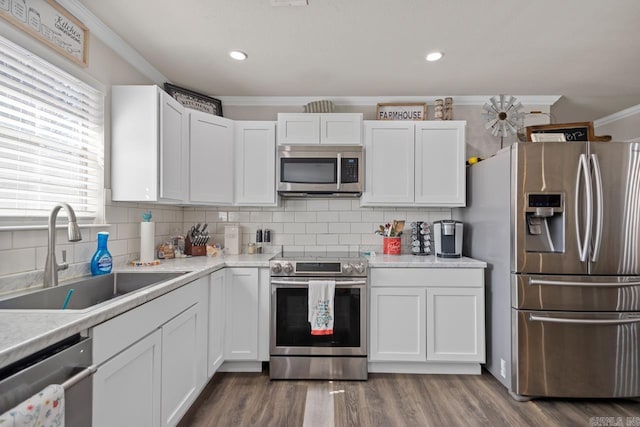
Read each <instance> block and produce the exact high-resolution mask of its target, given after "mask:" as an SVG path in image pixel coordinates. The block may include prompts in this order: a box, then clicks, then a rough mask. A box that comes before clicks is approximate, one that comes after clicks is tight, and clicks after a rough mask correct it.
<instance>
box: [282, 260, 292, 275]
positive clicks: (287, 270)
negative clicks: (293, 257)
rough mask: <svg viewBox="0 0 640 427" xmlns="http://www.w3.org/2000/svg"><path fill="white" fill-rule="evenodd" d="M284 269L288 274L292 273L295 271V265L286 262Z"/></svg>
mask: <svg viewBox="0 0 640 427" xmlns="http://www.w3.org/2000/svg"><path fill="white" fill-rule="evenodd" d="M282 271H284V272H285V273H287V274H289V273H291V272H292V271H293V265H291V263H290V262H285V263H284V266H283V267H282Z"/></svg>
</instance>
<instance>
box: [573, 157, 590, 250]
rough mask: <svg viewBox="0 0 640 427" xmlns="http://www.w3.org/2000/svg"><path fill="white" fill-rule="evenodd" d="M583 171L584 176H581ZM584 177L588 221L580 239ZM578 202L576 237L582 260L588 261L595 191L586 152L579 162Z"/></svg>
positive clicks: (577, 179)
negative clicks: (581, 198) (581, 188)
mask: <svg viewBox="0 0 640 427" xmlns="http://www.w3.org/2000/svg"><path fill="white" fill-rule="evenodd" d="M581 173H582V176H581ZM580 178H583V179H584V186H585V192H584V194H585V201H586V209H585V211H586V212H585V214H586V216H587V222H586V224H585V230H584V237H583V240H581V239H580V213H579V212H580V181H581V179H580ZM575 199H576V202H575V213H576V214H575V222H576V239H577V241H578V253H579V254H580V261H581V262H587V261H588V259H589V258H588V257H589V240H590V239H591V227H592V226H593V193H592V188H591V177H590V176H589V163H588V160H587V155H586V154H580V160H579V162H578V174H577V176H576V197H575Z"/></svg>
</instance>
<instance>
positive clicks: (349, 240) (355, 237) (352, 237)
mask: <svg viewBox="0 0 640 427" xmlns="http://www.w3.org/2000/svg"><path fill="white" fill-rule="evenodd" d="M339 239H340V240H339V241H340V244H341V245H359V244H360V243H361V242H362V239H361V238H360V235H359V234H341V235H340V237H339Z"/></svg>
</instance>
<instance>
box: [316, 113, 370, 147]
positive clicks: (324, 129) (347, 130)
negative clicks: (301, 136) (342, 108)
mask: <svg viewBox="0 0 640 427" xmlns="http://www.w3.org/2000/svg"><path fill="white" fill-rule="evenodd" d="M320 143H321V144H333V145H339V144H347V145H359V144H362V114H322V115H321V116H320Z"/></svg>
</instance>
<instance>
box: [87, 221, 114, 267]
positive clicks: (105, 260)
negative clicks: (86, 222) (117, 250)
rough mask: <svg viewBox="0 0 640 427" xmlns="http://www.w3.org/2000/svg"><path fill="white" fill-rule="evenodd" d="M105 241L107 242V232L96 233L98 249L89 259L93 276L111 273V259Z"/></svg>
mask: <svg viewBox="0 0 640 427" xmlns="http://www.w3.org/2000/svg"><path fill="white" fill-rule="evenodd" d="M107 240H109V232H108V231H100V232H98V249H96V253H95V254H93V258H91V274H92V275H93V276H97V275H99V274H109V273H111V267H112V264H113V258H111V254H110V253H109V249H107Z"/></svg>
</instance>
